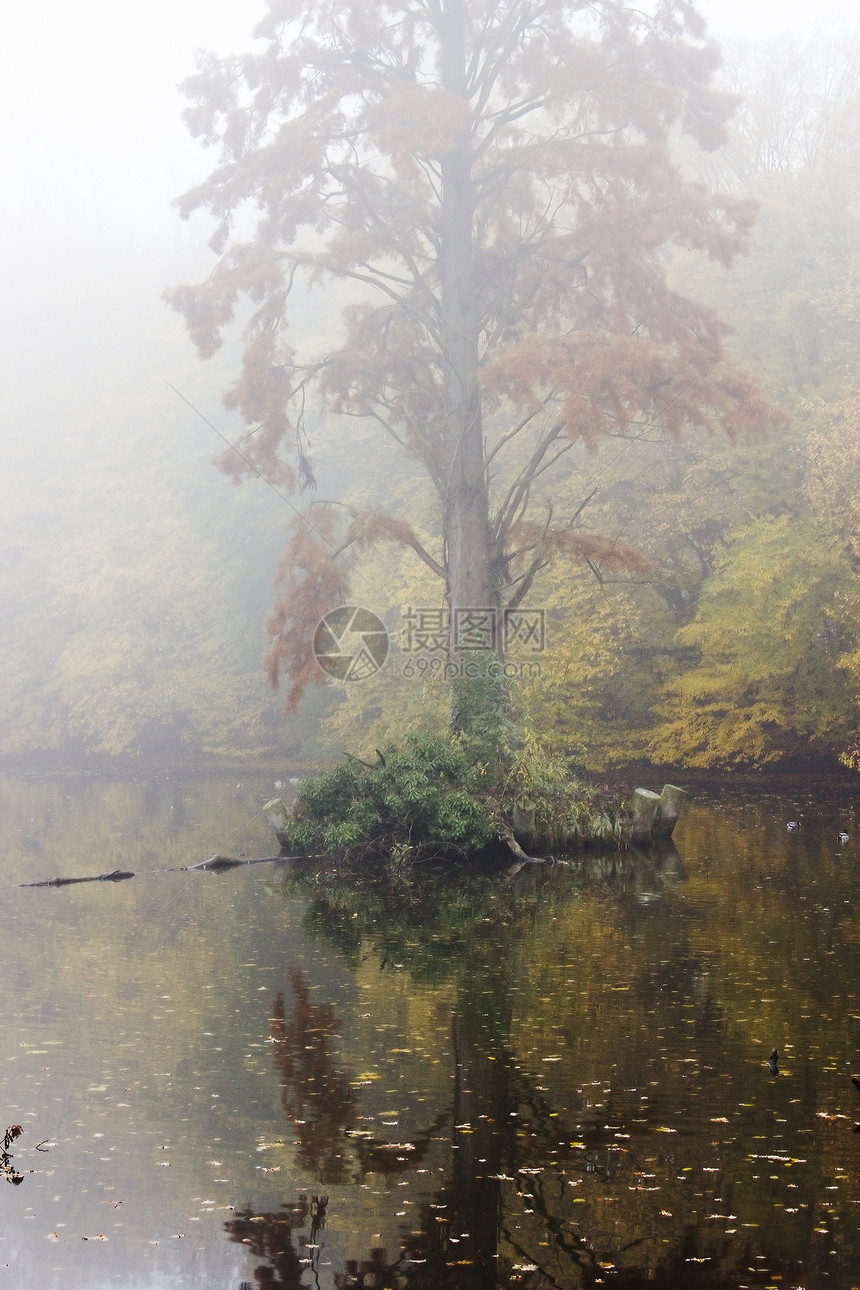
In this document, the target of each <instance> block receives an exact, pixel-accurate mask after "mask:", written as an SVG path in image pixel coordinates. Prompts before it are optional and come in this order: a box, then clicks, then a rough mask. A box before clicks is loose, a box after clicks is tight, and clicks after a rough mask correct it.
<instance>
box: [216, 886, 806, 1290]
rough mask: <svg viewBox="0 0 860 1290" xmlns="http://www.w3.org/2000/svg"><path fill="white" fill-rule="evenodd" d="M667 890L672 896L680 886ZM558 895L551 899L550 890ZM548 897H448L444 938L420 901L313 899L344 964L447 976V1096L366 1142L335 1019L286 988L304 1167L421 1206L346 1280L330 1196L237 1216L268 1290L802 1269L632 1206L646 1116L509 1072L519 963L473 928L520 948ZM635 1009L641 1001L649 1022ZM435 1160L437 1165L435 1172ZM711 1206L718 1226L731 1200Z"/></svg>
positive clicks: (690, 971)
mask: <svg viewBox="0 0 860 1290" xmlns="http://www.w3.org/2000/svg"><path fill="white" fill-rule="evenodd" d="M618 873H619V871H618V870H616V871H615V874H614V878H615V880H616V881H618V880H619V879H618ZM653 876H654V875H653V874H651V875H648V874H647V872H646V873H645V874H644V875H643V873H642V872H641V871H639V870H636V869H635V868H634V869H631V868H630V866H629V865H628V866H624V867H623V869H622V871H621V877H620V882H621V883H623V885H624V888H625V890H626V891H627V892H628V893H629V894H630V895H631V896H633V897H634V899H635V898H636V896H637V892H638V890H639V888H640V887H642V886H643V883H645V885H646V886H647V885H649V884H650V883H651V881H652V880H653ZM672 877H673V879H675V880H677V878H678V874H677V872H674V873H673V874H672ZM529 881H530V883H532V882H533V875H530V878H529ZM551 881H552V882H554V883H558V881H559V880H558V876H557V875H555V876H553V877H552V879H551ZM566 894H567V896H569V895H570V887H569V885H568V887H567V893H566ZM616 894H617V893H616ZM545 896H546V893H545V892H543V893H542V892H541V891H540V890H537V891H535V890H532V891H527V892H526V894H525V896H522V894H521V895H520V896H517V895H516V894H510V895H505V896H500V895H499V892H498V889H497V888H496V889H495V891H494V894H493V896H492V897H487V899H478V900H474V899H470V900H469V901H463V902H461V904H460V905H459V906H458V905H457V904H456V900H455V899H454V898H453V897H451V896H450V894H449V895H448V896H447V897H446V899H445V900H444V901H443V902H442V903H443V904H445V909H444V911H443V912H442V914H441V918H442V920H443V924H444V936H440V934H439V929H440V910H439V902H435V903H433V902H428V901H425V900H417V899H415V893H414V892H410V893H408V896H407V898H405V899H404V900H403V901H401V902H399V903H398V902H397V901H394V900H393V899H391V898H390V897H389V900H388V903H387V905H386V902H385V901H380V899H379V897H378V893H377V894H376V895H375V896H374V897H373V899H370V898H367V897H366V896H365V899H364V900H363V899H362V896H361V894H360V893H357V894H356V895H355V897H354V902H353V908H352V912H351V913H350V914H349V917H348V918H347V917H345V897H344V893H343V892H342V891H341V892H339V893H338V899H337V901H336V902H334V903H333V904H332V906H331V909H330V911H327V909H326V900H325V897H317V899H316V901H315V903H314V907H313V910H312V918H313V923H314V927H315V930H316V931H317V932H320V931H324V930H325V929H326V922H327V920H326V915H327V912H330V914H331V920H330V922H329V924H328V931H329V939H330V940H331V941H334V942H335V943H337V942H338V940H339V938H340V937H341V936H342V935H343V934H344V928H346V927H348V934H347V936H346V939H345V940H344V944H343V946H342V948H343V950H344V951H345V954H346V957H348V958H351V959H352V960H353V962H354V961H355V958H356V952H357V950H358V949H359V948H360V947H362V946H363V947H365V948H366V947H368V946H372V947H373V949H374V950H375V951H376V953H377V954H378V955H379V957H380V960H381V965H383V966H384V964H385V963H386V962H387V961H389V960H394V961H396V962H397V963H398V964H400V963H402V964H404V965H405V966H406V967H408V968H410V969H411V970H412V973H413V975H414V976H418V977H423V978H424V979H425V980H426V979H428V978H432V977H434V976H436V977H437V979H443V978H444V977H446V976H447V979H448V980H449V981H450V979H451V973H452V972H453V973H455V974H456V986H457V989H456V1003H455V1005H454V1006H453V1008H452V1012H451V1018H450V1025H451V1031H450V1049H451V1056H450V1060H451V1077H452V1078H451V1087H452V1093H451V1096H450V1101H449V1104H448V1106H447V1107H446V1108H445V1109H444V1110H443V1111H442V1112H441V1113H440V1114H439V1115H437V1116H436V1117H435V1118H434V1120H433V1121H432V1122H431V1123H430V1124H428V1125H427V1127H426V1128H424V1129H423V1130H421V1131H420V1132H418V1133H415V1134H413V1135H412V1141H410V1142H409V1143H408V1144H395V1143H387V1142H385V1141H383V1140H381V1139H380V1138H377V1137H371V1136H370V1134H369V1133H368V1132H367V1131H366V1128H364V1127H361V1126H362V1125H365V1126H366V1123H367V1121H366V1120H362V1118H361V1115H360V1107H359V1103H358V1097H357V1093H356V1091H355V1089H354V1088H353V1087H352V1086H351V1085H352V1084H353V1083H354V1082H355V1081H354V1078H353V1077H352V1076H351V1075H350V1073H349V1072H348V1071H346V1070H343V1069H339V1068H338V1067H337V1066H336V1064H335V1054H334V1051H333V1041H334V1037H335V1036H336V1035H337V1034H338V1033H339V1030H340V1022H339V1021H338V1019H337V1017H336V1012H335V1008H334V1006H333V1005H332V1004H331V1003H329V1002H317V1003H312V1002H311V1001H310V994H309V988H308V985H307V982H306V981H305V978H304V976H303V975H302V973H300V972H293V973H292V974H291V983H292V1006H291V1010H290V1011H289V1012H288V1011H287V1009H286V1006H285V1001H284V997H283V996H282V995H279V996H278V998H277V1000H276V1003H275V1007H274V1010H273V1015H272V1022H271V1037H272V1041H273V1059H274V1065H275V1068H276V1071H277V1073H278V1075H279V1078H280V1081H281V1101H282V1105H283V1108H284V1111H285V1114H286V1115H287V1118H288V1120H289V1121H290V1123H291V1124H292V1125H293V1126H294V1127H295V1131H296V1144H297V1153H298V1161H299V1163H300V1164H301V1165H302V1167H303V1168H304V1169H305V1170H306V1171H308V1172H310V1173H312V1174H313V1175H314V1176H315V1177H317V1178H319V1180H320V1182H321V1184H323V1185H331V1186H339V1187H341V1188H343V1187H344V1186H346V1187H349V1186H350V1185H353V1186H354V1185H356V1184H359V1183H361V1182H362V1181H363V1180H364V1179H365V1178H366V1177H368V1176H370V1175H382V1176H384V1177H385V1178H386V1179H389V1180H390V1179H391V1178H393V1177H394V1176H397V1175H404V1176H408V1175H413V1177H412V1178H411V1179H410V1181H413V1182H414V1183H415V1186H416V1190H417V1189H418V1188H419V1187H420V1188H421V1189H422V1192H423V1195H422V1198H421V1200H420V1201H419V1202H417V1203H416V1204H415V1206H414V1208H413V1209H411V1210H410V1213H409V1218H408V1220H404V1225H403V1227H402V1229H401V1233H400V1237H399V1241H398V1248H396V1249H391V1248H385V1247H384V1246H381V1245H380V1246H374V1247H372V1248H369V1249H368V1250H367V1251H366V1253H361V1254H358V1256H357V1257H346V1258H344V1259H343V1261H342V1265H341V1266H340V1267H331V1266H326V1267H325V1268H321V1267H320V1249H321V1244H322V1239H321V1236H322V1230H323V1227H324V1224H325V1221H326V1216H327V1212H328V1218H329V1221H330V1224H331V1221H332V1220H333V1221H334V1223H335V1225H337V1222H338V1217H337V1205H338V1201H337V1198H336V1197H333V1198H330V1197H329V1196H328V1195H313V1196H308V1195H306V1194H304V1193H302V1194H300V1195H299V1196H298V1198H297V1200H296V1201H295V1202H293V1203H292V1204H287V1205H284V1206H283V1207H282V1208H281V1209H280V1210H279V1211H277V1212H260V1213H254V1212H252V1211H251V1210H245V1211H243V1212H241V1213H239V1214H237V1215H236V1216H235V1217H234V1218H232V1219H231V1220H230V1221H229V1222H227V1223H226V1225H225V1226H226V1230H227V1232H228V1234H229V1237H230V1240H231V1241H235V1242H242V1243H245V1244H247V1245H248V1247H249V1249H250V1251H251V1253H252V1254H253V1256H254V1257H255V1258H257V1259H259V1260H260V1261H261V1262H260V1263H259V1265H258V1266H257V1267H256V1269H255V1271H254V1277H255V1280H256V1284H257V1286H259V1287H260V1290H269V1288H271V1290H276V1288H281V1287H283V1288H284V1290H287V1288H291V1290H294V1288H296V1287H299V1286H303V1287H307V1286H308V1285H311V1284H313V1285H317V1286H321V1285H325V1286H328V1287H334V1288H335V1290H357V1288H358V1287H362V1288H363V1290H371V1288H372V1290H384V1288H385V1287H390V1288H391V1290H495V1288H496V1287H500V1286H509V1285H518V1286H522V1287H525V1288H526V1290H544V1288H549V1287H560V1288H563V1290H579V1288H580V1287H581V1288H582V1290H590V1288H591V1287H595V1288H596V1287H597V1286H600V1285H604V1284H610V1285H615V1286H621V1287H639V1286H641V1287H643V1288H644V1287H645V1286H646V1285H647V1286H648V1287H663V1288H665V1290H669V1288H670V1287H672V1288H673V1290H700V1288H701V1290H704V1288H705V1287H708V1288H709V1290H735V1288H736V1287H740V1286H746V1287H760V1286H761V1287H763V1286H766V1285H771V1284H773V1283H774V1282H775V1281H776V1280H780V1279H782V1280H785V1279H787V1278H789V1277H790V1276H791V1273H792V1271H795V1270H796V1268H797V1259H796V1258H792V1257H791V1256H790V1254H789V1251H784V1252H783V1253H784V1257H780V1256H779V1255H777V1254H776V1252H775V1250H774V1249H772V1248H770V1245H769V1241H768V1237H767V1235H766V1233H764V1232H758V1233H757V1234H756V1237H755V1247H754V1246H753V1243H752V1238H751V1239H750V1241H746V1240H741V1239H737V1238H736V1239H732V1237H731V1236H729V1235H725V1236H722V1235H721V1234H720V1233H719V1232H718V1231H717V1230H715V1229H714V1228H707V1229H706V1228H704V1227H702V1226H701V1225H700V1224H699V1223H698V1222H690V1223H688V1224H686V1225H684V1224H683V1223H682V1224H680V1225H678V1226H674V1225H672V1224H670V1225H669V1226H667V1225H666V1223H665V1221H664V1220H663V1218H662V1217H661V1216H662V1215H664V1214H666V1211H664V1210H662V1209H661V1208H660V1202H659V1201H656V1203H654V1200H652V1198H650V1197H646V1196H644V1195H643V1196H642V1197H641V1198H640V1197H637V1196H635V1193H638V1192H642V1193H644V1192H647V1191H650V1190H658V1189H657V1188H650V1187H648V1186H640V1183H639V1177H640V1170H639V1169H636V1168H635V1156H634V1152H635V1151H636V1150H637V1149H638V1147H637V1144H643V1143H644V1141H645V1140H646V1139H647V1149H648V1150H649V1151H652V1152H655V1153H656V1152H657V1148H656V1147H655V1145H654V1138H653V1126H649V1125H647V1124H645V1123H644V1122H643V1120H642V1119H641V1118H640V1117H641V1108H640V1107H639V1106H638V1105H634V1104H631V1106H630V1107H629V1108H627V1109H624V1108H622V1107H620V1106H616V1107H615V1108H613V1111H612V1113H611V1120H610V1119H609V1112H608V1111H607V1110H606V1109H601V1106H602V1103H595V1104H594V1105H592V1102H591V1100H590V1097H589V1096H588V1091H587V1090H586V1089H584V1088H582V1089H578V1090H577V1089H574V1090H570V1089H566V1090H565V1093H564V1098H565V1104H564V1105H561V1104H558V1105H557V1104H556V1103H557V1097H556V1098H554V1097H553V1094H552V1093H551V1092H549V1091H548V1089H547V1088H546V1087H545V1086H544V1085H543V1084H542V1083H539V1082H538V1081H539V1076H536V1075H535V1074H533V1073H529V1072H527V1071H525V1070H524V1069H523V1066H522V1065H521V1064H520V1063H519V1062H518V1061H517V1060H516V1056H515V1054H514V1053H513V1052H512V1051H511V1049H510V1036H511V1023H512V1016H511V1012H512V1009H511V999H512V997H513V994H514V992H513V991H512V988H511V987H512V984H514V982H513V981H512V979H511V973H512V972H513V971H514V968H513V966H512V959H511V956H510V955H508V954H504V953H503V954H499V939H498V935H496V936H495V937H489V936H488V935H487V934H486V933H485V932H484V933H482V932H481V930H480V926H481V924H482V923H484V922H485V921H487V919H486V917H485V916H486V915H487V913H488V909H489V908H492V912H493V924H494V926H495V927H496V928H498V927H499V926H500V925H501V926H504V927H505V928H507V929H508V930H507V931H505V932H503V933H502V935H503V938H508V937H510V938H511V945H513V943H514V932H515V931H516V929H517V926H519V927H520V928H521V927H522V926H523V925H524V924H525V923H527V922H528V920H529V919H531V918H533V917H534V915H535V913H536V911H537V912H539V913H541V914H542V915H545V913H546V908H545ZM488 902H489V904H488ZM541 902H544V906H543V907H542V905H541ZM636 907H637V908H639V907H640V906H639V905H638V902H637V905H636ZM635 917H638V915H635ZM518 920H519V923H518ZM456 941H459V943H460V944H459V948H460V953H459V955H458V957H457V958H456V960H455V959H453V958H452V956H451V952H450V947H451V945H452V944H453V943H454V942H456ZM679 953H680V957H678V955H679ZM663 962H664V963H665V965H666V966H665V967H664V969H663V970H664V971H667V970H668V971H669V972H671V971H672V969H673V967H674V968H675V969H677V968H678V964H679V963H683V974H684V976H685V977H686V978H688V979H695V975H696V970H697V963H696V960H695V956H694V955H693V954H692V953H690V952H689V951H688V950H683V951H679V949H678V948H676V949H675V951H674V953H670V955H669V957H668V959H664V960H663ZM638 989H642V990H643V991H644V989H645V983H644V981H643V982H639V983H638V985H637V986H636V987H635V989H634V991H633V993H634V995H635V993H636V991H637V990H638ZM645 1001H646V1000H645V995H644V993H643V1007H644V1006H645ZM697 1006H698V1007H699V1010H700V1011H701V1012H702V1016H701V1017H698V1019H697V1020H698V1024H697V1026H696V1027H695V1029H696V1030H698V1031H700V1033H701V1034H702V1036H704V1038H707V1037H708V1036H709V1034H710V1032H711V1031H712V1030H713V1029H714V1027H716V1028H717V1029H719V1015H718V1010H717V1009H716V1005H715V1003H714V1001H713V1000H712V999H711V998H710V996H709V994H708V992H707V991H706V992H705V996H703V999H701V1000H699V1001H698V1005H697ZM607 1121H609V1122H607ZM711 1145H712V1146H715V1145H716V1144H711ZM431 1152H432V1153H433V1154H432V1156H430V1153H431ZM639 1158H640V1159H641V1153H640V1157H639ZM651 1158H652V1159H655V1160H656V1159H658V1155H657V1154H655V1155H654V1156H652V1157H651ZM425 1159H427V1162H428V1163H431V1161H432V1163H434V1164H435V1166H436V1172H435V1175H433V1173H432V1171H429V1170H427V1169H422V1170H421V1173H422V1175H423V1179H422V1180H419V1179H418V1178H417V1173H416V1171H417V1170H418V1167H419V1166H420V1165H421V1164H422V1162H424V1161H425ZM440 1161H445V1162H447V1163H446V1164H445V1166H444V1173H443V1172H442V1170H440V1169H439V1163H440ZM674 1161H675V1156H674V1155H673V1153H672V1152H671V1151H666V1152H663V1153H662V1154H660V1155H659V1164H657V1165H654V1166H651V1167H653V1168H655V1169H657V1168H661V1169H663V1170H664V1171H668V1172H671V1173H675V1172H677V1168H678V1165H677V1164H675V1163H674ZM645 1167H646V1168H647V1167H648V1166H645ZM640 1169H641V1166H640ZM595 1183H596V1184H597V1185H598V1194H596V1195H595V1193H594V1192H592V1193H591V1200H590V1203H589V1205H588V1206H585V1205H582V1204H581V1202H582V1195H583V1192H584V1191H585V1190H586V1188H587V1187H589V1186H592V1185H594V1184H595ZM341 1194H343V1193H341ZM625 1197H629V1203H625ZM713 1205H715V1206H719V1205H722V1206H723V1207H724V1208H725V1211H726V1213H728V1211H729V1209H730V1208H731V1206H732V1197H731V1194H730V1188H729V1187H725V1188H723V1189H722V1199H714V1201H713ZM666 1217H667V1218H669V1219H671V1218H672V1215H671V1214H666ZM713 1217H716V1215H714V1216H713ZM341 1221H342V1223H343V1227H342V1229H338V1231H337V1236H338V1239H339V1241H340V1242H341V1243H344V1242H345V1241H346V1240H348V1231H347V1226H348V1223H347V1220H346V1217H345V1215H343V1216H342V1218H341ZM667 1237H668V1239H667ZM773 1244H774V1245H776V1241H775V1240H774V1242H773ZM330 1257H331V1255H329V1258H330Z"/></svg>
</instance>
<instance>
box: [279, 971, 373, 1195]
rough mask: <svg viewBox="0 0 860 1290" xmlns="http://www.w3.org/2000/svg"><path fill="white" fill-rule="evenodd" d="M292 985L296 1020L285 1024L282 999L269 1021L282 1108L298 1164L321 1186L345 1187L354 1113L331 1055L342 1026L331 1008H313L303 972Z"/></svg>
mask: <svg viewBox="0 0 860 1290" xmlns="http://www.w3.org/2000/svg"><path fill="white" fill-rule="evenodd" d="M291 983H292V988H293V1013H292V1017H291V1018H290V1019H287V1015H286V1012H285V1009H284V996H283V995H282V994H279V995H278V996H277V998H276V1000H275V1006H274V1011H273V1014H272V1022H271V1029H272V1042H273V1045H274V1049H273V1060H274V1064H275V1069H276V1070H277V1072H278V1074H279V1075H280V1077H281V1104H282V1106H283V1108H284V1111H285V1113H286V1116H287V1119H288V1120H289V1121H290V1122H291V1123H292V1124H294V1125H295V1126H296V1132H297V1134H298V1139H297V1142H298V1158H299V1160H300V1162H301V1163H302V1164H303V1165H304V1166H305V1167H306V1168H309V1169H312V1170H314V1171H318V1173H319V1176H320V1179H321V1181H323V1182H332V1183H337V1182H343V1181H344V1180H345V1161H344V1156H343V1149H342V1148H343V1132H344V1129H345V1128H346V1127H347V1125H349V1124H350V1123H351V1121H352V1120H353V1118H354V1116H355V1113H356V1108H355V1097H354V1094H353V1091H352V1089H351V1088H350V1086H349V1079H348V1077H347V1076H346V1075H345V1074H343V1073H342V1072H341V1071H338V1070H337V1069H336V1068H335V1065H334V1060H333V1057H332V1052H331V1043H332V1040H333V1039H334V1037H335V1035H336V1034H337V1032H338V1030H339V1029H340V1023H339V1022H337V1021H336V1020H335V1017H334V1009H333V1007H332V1005H331V1004H330V1003H311V1001H310V996H309V993H308V987H307V984H306V982H305V979H304V977H303V976H302V974H301V972H293V973H292V974H291Z"/></svg>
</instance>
